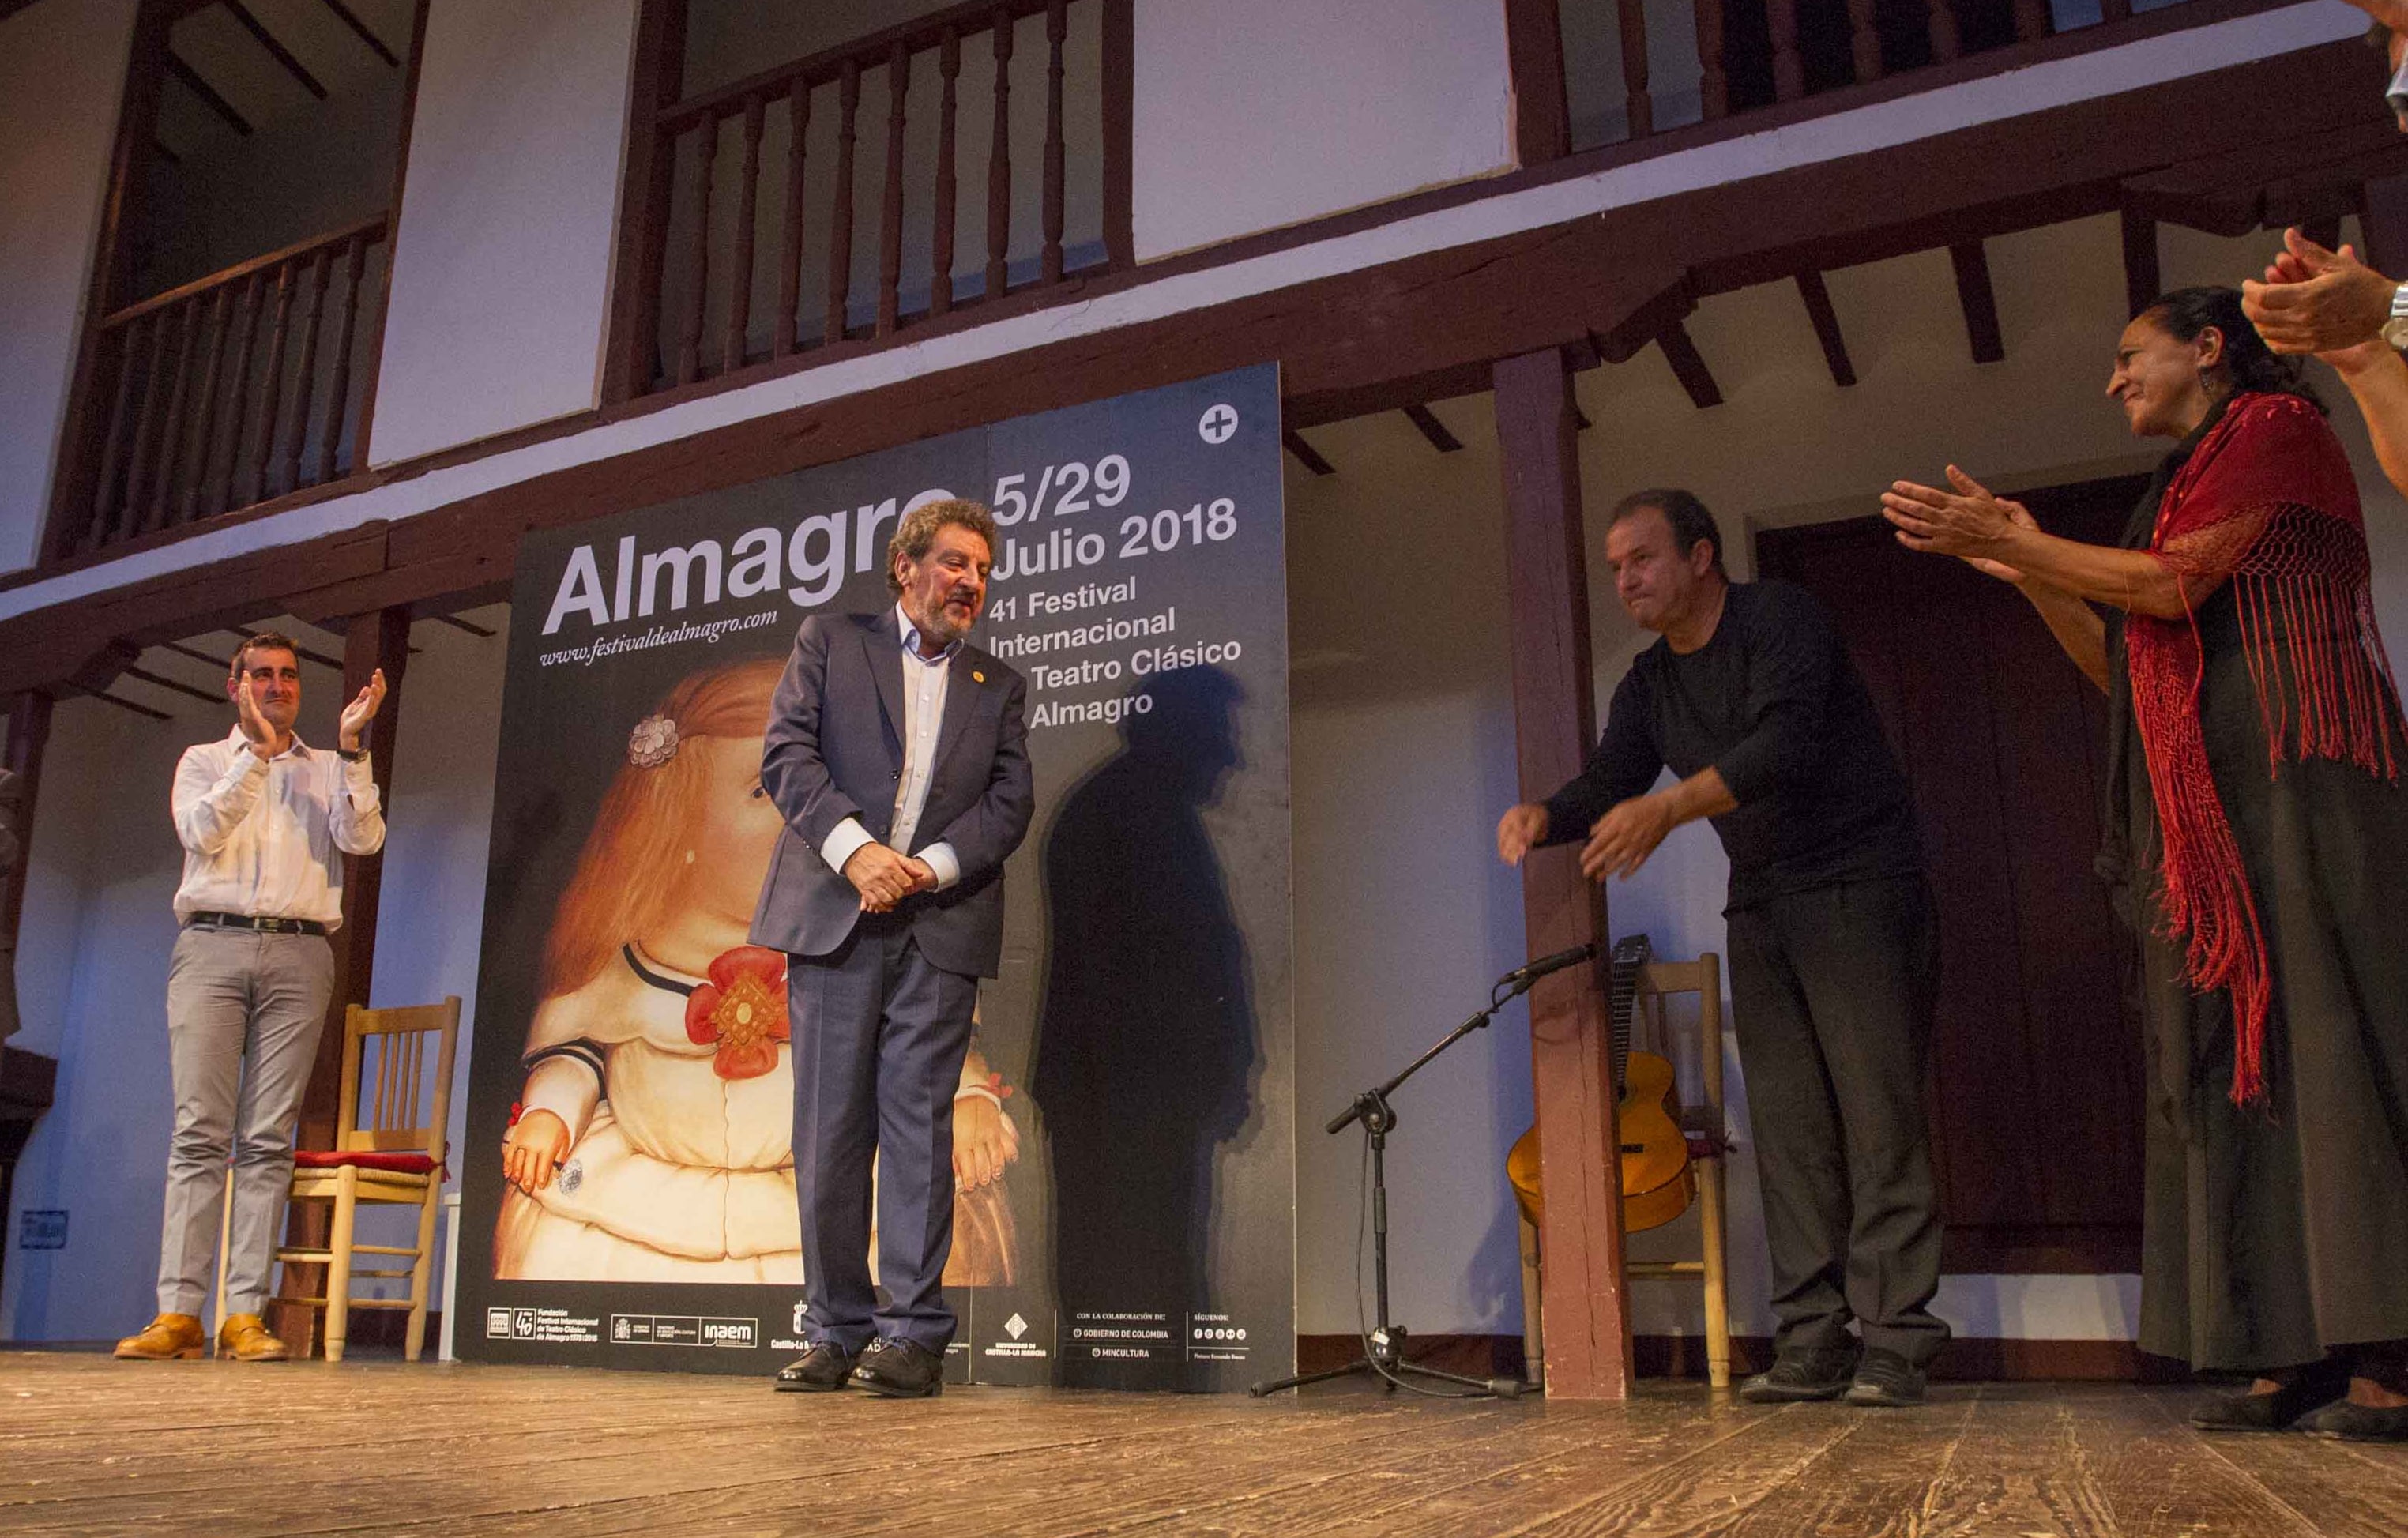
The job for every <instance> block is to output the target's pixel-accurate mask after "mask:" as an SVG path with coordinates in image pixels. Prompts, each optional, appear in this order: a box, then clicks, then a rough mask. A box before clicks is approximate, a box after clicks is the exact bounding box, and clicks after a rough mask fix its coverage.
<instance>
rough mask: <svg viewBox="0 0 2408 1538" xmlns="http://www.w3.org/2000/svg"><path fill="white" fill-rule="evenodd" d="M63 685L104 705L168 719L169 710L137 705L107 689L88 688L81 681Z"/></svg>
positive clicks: (80, 695)
mask: <svg viewBox="0 0 2408 1538" xmlns="http://www.w3.org/2000/svg"><path fill="white" fill-rule="evenodd" d="M63 687H64V688H65V690H66V691H67V692H68V693H69V694H72V695H76V696H78V697H81V698H84V699H97V700H99V701H100V702H101V703H102V704H104V705H114V706H116V707H117V708H118V709H119V710H121V711H126V712H132V713H133V714H135V715H138V716H143V717H146V718H148V719H150V720H152V721H165V720H167V719H168V715H167V712H165V711H154V710H152V709H151V708H150V706H148V705H136V703H135V702H134V701H132V700H130V699H120V698H119V697H117V696H115V695H113V694H110V693H109V692H108V690H106V689H92V688H86V687H85V686H84V685H82V684H80V683H69V684H65V685H63Z"/></svg>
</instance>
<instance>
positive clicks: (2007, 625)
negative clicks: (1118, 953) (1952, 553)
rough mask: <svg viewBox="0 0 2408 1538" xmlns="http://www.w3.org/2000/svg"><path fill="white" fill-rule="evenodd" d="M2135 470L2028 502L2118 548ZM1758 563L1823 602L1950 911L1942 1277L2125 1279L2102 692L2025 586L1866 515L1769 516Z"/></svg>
mask: <svg viewBox="0 0 2408 1538" xmlns="http://www.w3.org/2000/svg"><path fill="white" fill-rule="evenodd" d="M2144 484H2145V479H2144V478H2142V477H2126V478H2118V479H2114V480H2107V481H2092V482H2081V483H2078V484H2074V485H2069V486H2057V487H2051V488H2049V489H2047V490H2044V491H2038V492H2031V493H2027V494H2024V495H2023V496H2022V500H2023V501H2024V502H2025V503H2026V504H2027V505H2028V506H2029V507H2030V508H2031V510H2032V513H2033V515H2034V516H2035V517H2037V518H2038V519H2039V520H2040V521H2041V524H2042V526H2043V527H2045V528H2047V529H2048V530H2049V531H2050V532H2052V533H2057V534H2062V535H2065V536H2067V537H2069V538H2071V539H2084V540H2089V541H2093V542H2098V543H2112V542H2113V541H2114V539H2115V538H2116V536H2117V535H2118V534H2119V533H2120V532H2121V530H2122V527H2123V524H2124V521H2125V518H2126V516H2127V514H2128V512H2129V511H2130V510H2131V506H2132V503H2133V500H2134V499H2135V498H2136V497H2137V496H2139V495H2140V493H2141V491H2142V489H2143V486H2144ZM1756 565H1757V568H1758V570H1759V571H1761V572H1762V573H1763V574H1764V575H1765V576H1768V577H1783V578H1786V579H1788V580H1789V581H1791V582H1799V583H1801V584H1803V585H1804V586H1806V587H1807V588H1809V589H1811V590H1813V593H1814V594H1815V596H1816V597H1820V598H1821V599H1822V600H1823V601H1824V602H1825V603H1826V604H1828V605H1829V606H1830V609H1831V611H1832V612H1833V613H1834V614H1835V615H1836V616H1837V617H1838V620H1839V625H1840V628H1841V631H1842V634H1844V635H1845V636H1846V637H1847V640H1848V646H1849V649H1850V651H1851V652H1853V653H1854V654H1855V656H1856V666H1857V667H1858V668H1861V669H1862V670H1863V672H1864V675H1865V682H1866V683H1867V684H1868V685H1869V686H1870V687H1871V690H1872V696H1873V702H1874V704H1875V706H1876V707H1877V708H1878V709H1879V711H1880V712H1881V716H1882V724H1883V726H1885V728H1886V729H1887V731H1888V733H1889V736H1890V742H1891V745H1892V746H1893V747H1895V748H1897V749H1898V751H1899V757H1900V760H1901V762H1902V763H1903V764H1904V765H1905V769H1906V773H1907V777H1908V779H1909V781H1910V782H1911V783H1913V785H1914V798H1915V808H1916V811H1917V813H1918V815H1919V817H1920V819H1921V822H1922V825H1923V834H1924V840H1925V848H1926V855H1927V858H1928V863H1929V866H1930V870H1931V878H1932V885H1933V888H1934V890H1935V891H1936V892H1937V894H1938V897H1939V903H1940V926H1941V954H1942V979H1941V998H1940V1019H1939V1029H1938V1036H1937V1039H1936V1041H1935V1042H1934V1043H1933V1052H1932V1080H1931V1087H1930V1105H1931V1129H1932V1144H1933V1152H1934V1155H1935V1157H1936V1161H1937V1163H1938V1167H1939V1169H1938V1173H1939V1176H1940V1186H1941V1206H1942V1217H1943V1218H1944V1220H1945V1221H1946V1223H1947V1226H1948V1250H1947V1258H1946V1262H1945V1264H1946V1267H1947V1269H1948V1270H1949V1271H1952V1272H2085V1273H2086V1272H2131V1271H2135V1270H2137V1269H2138V1265H2139V1255H2140V1234H2141V1126H2142V1059H2141V1029H2140V1024H2139V1020H2138V1016H2137V1014H2136V1013H2134V1012H2133V1010H2132V1009H2131V1008H2130V1006H2129V1004H2128V994H2127V988H2126V979H2127V977H2128V969H2129V967H2130V966H2131V965H2132V964H2133V954H2134V948H2133V943H2132V938H2131V936H2130V935H2129V934H2128V932H2127V931H2126V930H2125V929H2124V928H2123V927H2121V926H2120V925H2119V924H2118V923H2117V921H2116V920H2115V918H2114V915H2113V914H2112V913H2110V912H2109V910H2108V906H2107V899H2106V894H2105V891H2104V889H2103V888H2102V887H2101V886H2100V884H2099V883H2098V881H2097V880H2096V879H2095V878H2094V877H2093V876H2092V874H2091V870H2090V864H2091V857H2092V855H2093V854H2094V853H2095V852H2096V851H2097V849H2098V847H2099V809H2100V774H2101V773H2102V772H2103V770H2104V765H2105V735H2104V734H2105V727H2106V712H2105V702H2104V700H2103V699H2102V698H2101V697H2100V695H2099V692H2098V691H2097V690H2096V689H2094V688H2092V687H2091V685H2090V684H2089V683H2088V681H2086V680H2085V679H2084V678H2083V677H2082V675H2081V674H2080V673H2079V672H2077V671H2076V670H2075V669H2074V667H2073V665H2072V664H2071V662H2069V661H2067V660H2066V658H2065V656H2064V654H2062V653H2061V652H2060V651H2058V649H2057V643H2056V641H2055V640H2052V639H2051V638H2050V636H2049V634H2048V631H2047V629H2046V628H2045V627H2044V626H2043V625H2042V624H2041V622H2040V619H2039V617H2038V616H2037V615H2036V614H2034V613H2033V612H2032V609H2031V606H2030V605H2029V604H2028V603H2027V602H2026V601H2025V600H2024V598H2023V597H2022V595H2020V594H2018V593H2017V592H2015V591H2014V589H2013V588H2012V587H2009V586H2008V585H2006V584H2005V583H2003V582H1996V581H1993V580H1992V579H1990V578H1988V577H1986V576H1984V575H1982V574H1981V573H1979V572H1977V571H1974V570H1973V569H1972V568H1970V567H1967V566H1965V565H1964V564H1963V563H1962V562H1959V561H1955V560H1946V559H1942V558H1939V557H1936V556H1930V555H1918V554H1915V553H1913V552H1910V551H1907V550H1905V549H1903V548H1901V547H1900V546H1899V544H1898V542H1897V540H1896V539H1893V538H1892V537H1891V533H1890V528H1889V525H1887V524H1885V523H1884V522H1883V521H1881V520H1880V519H1878V518H1867V519H1858V520H1852V521H1850V522H1847V523H1841V524H1821V525H1810V526H1807V527H1803V528H1784V529H1767V530H1764V531H1762V532H1761V533H1759V534H1758V535H1757V537H1756Z"/></svg>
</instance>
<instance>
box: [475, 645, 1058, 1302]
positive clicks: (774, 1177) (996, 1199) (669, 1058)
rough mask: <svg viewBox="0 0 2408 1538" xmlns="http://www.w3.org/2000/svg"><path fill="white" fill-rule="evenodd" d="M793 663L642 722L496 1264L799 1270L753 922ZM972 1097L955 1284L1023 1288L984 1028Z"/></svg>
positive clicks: (551, 1020)
mask: <svg viewBox="0 0 2408 1538" xmlns="http://www.w3.org/2000/svg"><path fill="white" fill-rule="evenodd" d="M782 667H783V662H782V659H780V658H775V657H768V658H758V659H754V660H751V661H745V662H738V663H734V664H730V665H727V666H724V667H720V668H710V669H706V670H704V671H701V672H697V673H695V674H692V675H690V676H689V677H687V678H686V679H684V680H683V681H681V683H678V684H677V685H676V687H674V688H672V689H671V690H670V691H669V692H668V693H667V695H666V696H664V697H662V698H661V699H660V700H659V701H658V703H656V704H655V705H654V706H653V707H652V711H651V712H650V713H649V714H647V715H646V716H644V717H643V719H641V720H640V721H637V722H633V723H630V728H631V729H630V731H629V733H628V736H627V738H626V747H625V757H624V762H623V763H622V765H621V766H620V768H619V770H618V772H617V775H616V777H615V778H614V779H613V781H612V783H611V785H610V788H609V792H608V794H607V795H605V797H604V798H603V800H602V804H601V807H600V809H599V810H598V811H597V812H596V813H595V819H594V823H593V826H591V828H589V829H588V831H587V833H586V837H585V842H584V847H583V849H582V850H581V853H580V854H579V856H578V862H577V869H576V874H575V876H574V877H573V878H572V879H571V881H570V882H569V884H568V886H567V888H566V890H565V891H564V892H563V893H562V895H561V898H560V902H559V905H558V907H557V908H556V909H555V910H554V913H553V916H552V927H551V930H550V932H549V934H548V936H547V938H546V941H545V950H544V957H543V981H542V988H541V1002H540V1003H539V1004H538V1006H537V1008H536V1011H535V1014H534V1018H533V1019H532V1021H531V1022H530V1023H529V1025H528V1028H527V1035H526V1046H525V1051H524V1055H523V1065H524V1069H525V1081H524V1085H523V1089H522V1090H521V1092H520V1098H519V1104H518V1105H517V1106H516V1107H514V1108H513V1113H512V1116H511V1125H510V1127H509V1129H508V1131H507V1134H506V1136H505V1138H504V1146H503V1149H502V1151H501V1157H502V1159H503V1161H504V1174H505V1178H506V1180H507V1181H508V1182H509V1184H508V1185H507V1186H506V1187H505V1191H504V1195H503V1200H502V1207H501V1212H500V1215H499V1216H498V1218H497V1219H496V1221H495V1231H494V1274H495V1276H496V1277H497V1278H503V1279H518V1280H538V1279H539V1280H553V1281H645V1282H710V1283H753V1284H769V1283H774V1284H789V1285H799V1284H800V1283H801V1282H802V1279H803V1261H802V1237H801V1229H800V1223H799V1219H798V1216H797V1214H796V1205H795V1161H794V1147H793V1131H794V1099H795V1092H794V1067H793V1060H792V1048H791V1046H790V1043H789V1038H790V1034H791V1032H790V1028H789V1022H788V1020H787V1017H786V983H785V972H786V958H785V956H783V955H782V954H781V953H780V952H776V951H769V950H764V949H762V948H760V947H758V946H755V945H752V944H750V943H748V942H747V939H746V932H747V930H748V928H749V927H750V925H751V922H752V917H753V903H754V899H755V898H756V897H757V896H758V894H759V892H760V890H761V882H762V878H763V877H764V875H765V874H766V873H767V870H768V865H769V855H770V852H771V850H772V848H773V847H774V846H775V844H776V841H777V838H778V833H779V830H780V827H781V826H782V825H781V818H780V816H779V813H778V811H777V808H776V807H775V806H774V805H772V804H771V803H770V800H769V798H768V797H767V794H766V793H765V792H764V791H763V789H762V786H761V740H762V733H763V731H764V729H765V728H766V726H767V724H768V715H769V700H770V695H771V692H772V691H773V690H774V689H775V687H776V685H777V682H778V677H779V674H780V672H781V670H782ZM960 1092H961V1094H962V1095H963V1097H964V1098H963V1099H961V1100H958V1101H957V1102H956V1105H955V1112H954V1118H953V1142H954V1165H955V1168H956V1170H957V1171H962V1170H965V1167H966V1166H967V1167H968V1169H969V1170H974V1171H977V1175H976V1176H974V1177H972V1178H967V1179H965V1180H963V1181H962V1182H961V1184H960V1187H959V1189H957V1191H956V1194H955V1198H954V1232H955V1235H956V1243H955V1246H954V1252H953V1260H952V1262H951V1263H949V1264H948V1265H947V1266H946V1268H945V1278H944V1279H945V1282H946V1285H948V1286H997V1285H1009V1284H1010V1283H1011V1281H1012V1279H1013V1275H1014V1272H1016V1270H1017V1269H1018V1254H1017V1252H1018V1247H1019V1241H1018V1237H1017V1232H1016V1227H1015V1224H1014V1221H1013V1217H1012V1213H1011V1203H1010V1200H1009V1199H1008V1197H1007V1195H1006V1191H1005V1184H1004V1175H1005V1171H1006V1168H1007V1167H1008V1166H1009V1165H1011V1163H1012V1162H1013V1161H1014V1160H1016V1159H1017V1158H1018V1157H1019V1151H1020V1136H1019V1130H1018V1128H1017V1125H1016V1124H1015V1122H1014V1121H1013V1119H1012V1115H1011V1112H1009V1111H1008V1110H1006V1109H1005V1106H1004V1098H1005V1097H1006V1096H1008V1095H1009V1094H1010V1090H1009V1088H1008V1087H1007V1086H1005V1085H1003V1084H1002V1083H1001V1081H1000V1079H999V1078H997V1077H996V1076H995V1075H994V1074H992V1073H990V1072H989V1071H988V1067H987V1063H986V1059H985V1056H984V1054H983V1053H982V1050H981V1049H980V1046H979V1044H978V1042H976V1041H975V1039H974V1040H973V1042H972V1043H971V1047H970V1053H969V1056H968V1061H967V1062H966V1063H965V1064H964V1067H963V1071H962V1077H961V1091H960ZM476 1141H478V1142H481V1141H482V1140H481V1139H479V1140H476ZM488 1146H490V1145H488ZM875 1257H876V1251H875V1244H874V1241H873V1247H872V1259H871V1264H872V1267H873V1269H874V1268H875V1265H876V1258H875Z"/></svg>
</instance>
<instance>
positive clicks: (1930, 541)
mask: <svg viewBox="0 0 2408 1538" xmlns="http://www.w3.org/2000/svg"><path fill="white" fill-rule="evenodd" d="M1948 483H1949V484H1950V485H1951V486H1954V487H1955V488H1957V489H1956V490H1955V491H1953V492H1945V491H1942V490H1941V489H1940V488H1939V487H1937V486H1925V485H1918V484H1916V483H1915V482H1912V481H1898V482H1891V484H1890V489H1889V490H1887V491H1885V492H1884V493H1882V516H1883V517H1885V518H1886V519H1888V520H1889V521H1890V522H1891V523H1892V524H1895V525H1898V542H1899V544H1902V545H1904V546H1905V547H1906V548H1907V549H1909V550H1921V551H1928V552H1930V553H1932V554H1935V555H1955V556H1958V557H1960V558H1962V559H1963V560H1964V562H1965V564H1966V565H1968V566H1970V567H1972V568H1974V569H1976V570H1978V571H1984V572H1986V573H1988V574H1989V575H1991V576H1993V577H1996V578H1998V579H1999V580H2000V581H2001V582H2021V581H2022V580H2023V573H2022V572H2021V571H2020V570H2018V569H2017V568H2014V567H2012V566H2009V565H2007V564H2006V563H2005V562H2003V561H2000V560H1998V559H1996V558H1995V557H1994V555H1993V553H1994V552H1995V551H1996V550H1998V548H1999V547H2000V545H2002V544H2003V543H2005V542H2006V541H2007V540H2008V539H2012V538H2013V537H2014V533H2015V531H2017V530H2019V529H2037V528H2039V527H2040V525H2039V524H2038V523H2037V522H2035V521H2034V520H2033V518H2032V515H2031V512H2030V511H2029V510H2028V509H2027V508H2025V507H2024V505H2023V504H2022V503H2020V502H2009V501H2006V500H2004V499H2003V498H2001V497H1999V496H1994V495H1992V494H1991V492H1990V489H1989V488H1988V487H1986V486H1985V485H1983V484H1982V483H1981V482H1978V481H1976V480H1974V479H1973V478H1972V477H1971V476H1970V475H1967V474H1966V473H1965V472H1964V471H1963V470H1960V469H1958V468H1957V467H1956V466H1954V465H1951V466H1949V467H1948Z"/></svg>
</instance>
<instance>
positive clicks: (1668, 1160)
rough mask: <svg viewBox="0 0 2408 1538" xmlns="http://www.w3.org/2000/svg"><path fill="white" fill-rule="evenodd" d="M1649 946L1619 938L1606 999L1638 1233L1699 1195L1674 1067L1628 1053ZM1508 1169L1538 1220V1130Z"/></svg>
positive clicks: (1625, 1191) (1628, 1199)
mask: <svg viewBox="0 0 2408 1538" xmlns="http://www.w3.org/2000/svg"><path fill="white" fill-rule="evenodd" d="M1649 955H1650V948H1649V945H1648V942H1647V937H1646V936H1645V935H1630V936H1627V937H1625V938H1624V939H1623V940H1621V941H1617V942H1616V943H1615V945H1614V947H1613V956H1611V957H1610V958H1609V959H1608V962H1607V967H1608V979H1607V986H1608V993H1607V1002H1608V1004H1609V1006H1610V1007H1611V1013H1612V1020H1613V1087H1614V1100H1615V1110H1614V1120H1615V1127H1616V1130H1617V1132H1618V1133H1619V1137H1618V1138H1617V1141H1618V1142H1619V1143H1620V1144H1621V1163H1622V1226H1623V1229H1624V1231H1626V1232H1629V1233H1638V1232H1641V1231H1642V1230H1644V1229H1655V1228H1661V1227H1662V1226H1663V1225H1665V1224H1667V1223H1670V1221H1672V1219H1674V1218H1676V1217H1678V1216H1680V1215H1682V1214H1683V1213H1684V1212H1686V1211H1688V1210H1689V1203H1690V1202H1691V1201H1692V1200H1695V1199H1696V1197H1697V1193H1698V1176H1697V1171H1696V1170H1695V1169H1694V1168H1693V1167H1692V1166H1691V1165H1690V1163H1689V1143H1688V1139H1687V1138H1686V1137H1685V1136H1684V1134H1683V1133H1682V1131H1681V1125H1680V1120H1679V1117H1678V1116H1677V1114H1675V1108H1676V1106H1677V1105H1678V1100H1677V1099H1676V1096H1675V1091H1674V1084H1673V1077H1672V1065H1671V1063H1670V1061H1669V1060H1667V1059H1666V1058H1663V1057H1660V1056H1656V1054H1655V1053H1652V1052H1633V1051H1631V1050H1630V1021H1631V1016H1632V1014H1633V1013H1635V1011H1636V1009H1637V1007H1638V1001H1639V975H1640V973H1641V970H1644V969H1645V967H1646V965H1647V958H1648V956H1649ZM1505 1172H1506V1176H1507V1178H1508V1179H1510V1180H1511V1181H1512V1185H1513V1195H1514V1197H1515V1199H1516V1200H1518V1201H1519V1202H1520V1203H1521V1206H1522V1212H1523V1215H1525V1216H1527V1218H1529V1220H1530V1221H1531V1222H1532V1223H1536V1222H1538V1220H1539V1210H1540V1190H1539V1129H1538V1128H1535V1127H1533V1128H1530V1129H1529V1130H1528V1131H1527V1132H1525V1133H1523V1134H1522V1136H1521V1138H1520V1139H1519V1140H1518V1141H1516V1142H1515V1143H1514V1144H1513V1150H1512V1153H1511V1154H1509V1155H1507V1156H1506V1159H1505Z"/></svg>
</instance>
